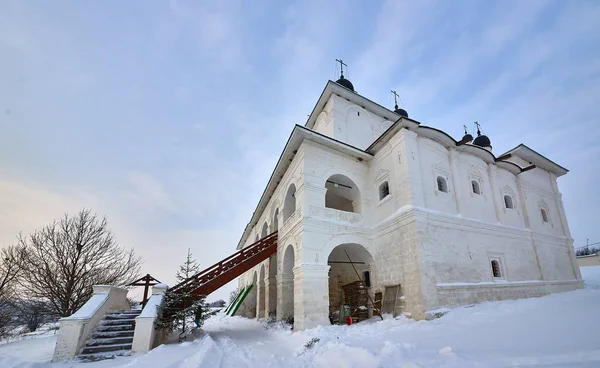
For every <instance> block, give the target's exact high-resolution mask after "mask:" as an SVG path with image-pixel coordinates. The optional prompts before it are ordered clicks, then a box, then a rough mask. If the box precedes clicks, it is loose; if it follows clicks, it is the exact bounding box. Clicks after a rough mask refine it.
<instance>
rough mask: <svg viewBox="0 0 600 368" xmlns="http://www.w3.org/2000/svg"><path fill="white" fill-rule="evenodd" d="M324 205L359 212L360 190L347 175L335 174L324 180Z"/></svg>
mask: <svg viewBox="0 0 600 368" xmlns="http://www.w3.org/2000/svg"><path fill="white" fill-rule="evenodd" d="M325 188H327V192H325V207H327V208H333V209H335V210H340V211H346V212H354V213H360V191H359V190H358V187H357V186H356V184H355V183H354V182H353V181H352V180H351V179H350V178H348V177H347V176H344V175H341V174H335V175H332V176H330V177H329V178H328V179H327V180H326V181H325Z"/></svg>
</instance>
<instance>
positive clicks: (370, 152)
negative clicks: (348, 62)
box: [237, 75, 583, 329]
mask: <svg viewBox="0 0 600 368" xmlns="http://www.w3.org/2000/svg"><path fill="white" fill-rule="evenodd" d="M567 172H568V170H567V169H565V168H563V167H562V166H560V165H558V164H557V163H555V162H553V161H551V160H549V159H548V158H546V157H544V156H543V155H541V154H539V153H537V152H536V151H534V150H533V149H531V148H529V147H528V146H526V145H524V144H521V145H519V146H517V147H515V148H514V149H512V150H510V151H508V152H506V153H502V154H498V153H496V152H494V151H493V150H492V147H491V142H490V139H489V138H488V137H486V136H485V135H479V131H478V136H477V137H475V139H473V137H472V136H471V135H469V134H466V135H465V137H461V138H460V139H458V140H457V139H455V138H453V137H451V136H450V135H449V134H447V133H445V132H443V131H441V130H439V129H436V128H433V127H429V126H426V125H424V124H422V123H420V122H418V121H416V120H414V119H412V118H409V117H408V114H407V113H406V111H404V110H402V109H398V107H397V106H396V107H395V110H390V109H388V108H385V107H383V106H381V105H379V104H377V103H375V102H373V101H371V100H369V99H367V98H365V97H363V96H361V95H360V94H358V93H356V92H355V91H354V88H353V86H352V83H350V81H349V80H348V79H345V78H344V77H343V75H342V77H341V78H340V79H339V80H338V81H337V82H333V81H329V82H328V83H327V84H326V86H325V89H324V90H323V92H322V93H321V96H320V97H319V99H318V101H317V103H316V105H315V107H314V109H313V111H312V113H311V114H310V117H309V118H308V121H307V123H306V124H305V126H299V125H296V126H295V127H294V129H293V131H292V133H291V135H290V137H289V139H288V142H287V144H286V145H285V148H284V150H283V152H282V154H281V157H280V158H279V161H278V162H277V165H276V167H275V169H274V171H273V173H272V175H271V178H270V179H269V182H268V184H267V186H266V188H265V190H264V192H263V194H262V197H261V198H260V200H259V202H258V205H257V207H256V210H255V212H254V213H253V215H252V218H251V219H250V222H249V224H248V226H247V227H246V229H245V231H244V233H243V235H242V237H241V239H240V241H239V244H238V247H237V248H238V249H242V248H244V247H247V246H249V245H250V244H252V243H254V242H256V241H257V240H258V239H259V238H262V237H265V236H267V235H268V234H271V233H273V232H275V231H277V232H278V245H277V253H276V255H273V256H271V257H270V258H269V259H267V260H266V261H264V262H262V263H260V264H259V265H257V266H256V267H253V268H252V269H250V270H249V271H247V272H245V273H244V274H242V275H241V276H240V277H239V279H238V280H239V281H238V283H239V284H238V287H239V289H242V288H243V287H246V286H247V285H250V284H253V285H254V287H253V289H252V291H251V292H250V294H249V295H248V297H247V298H246V299H245V301H244V304H243V305H242V308H241V309H240V314H241V315H244V316H247V317H256V318H265V317H268V316H274V317H276V318H277V319H283V320H286V319H288V320H289V319H291V318H293V322H294V328H295V329H305V328H310V327H314V326H317V325H326V324H330V323H331V322H330V318H331V316H332V315H334V314H336V313H337V311H339V310H341V308H343V305H345V304H346V303H348V295H345V293H346V294H347V292H345V291H344V290H347V288H345V286H348V285H351V284H352V283H355V284H356V281H358V280H359V279H362V282H363V285H364V286H365V287H366V288H367V292H368V294H369V296H370V298H371V300H372V302H371V301H370V302H369V303H368V305H367V308H368V309H367V310H368V313H369V314H370V315H372V313H373V303H375V305H376V306H377V308H381V309H383V312H386V313H393V314H394V315H398V314H405V315H409V316H411V317H412V318H415V319H422V318H425V317H426V315H427V312H428V311H432V310H436V309H439V308H444V307H455V306H460V305H467V304H472V303H479V302H483V301H492V300H502V299H515V298H526V297H537V296H542V295H546V294H549V293H555V292H563V291H568V290H574V289H578V288H581V287H582V285H583V283H582V279H581V274H580V272H579V267H578V266H577V263H576V260H575V255H574V250H573V239H572V238H571V234H570V232H569V226H568V223H567V219H566V216H565V211H564V208H563V203H562V200H561V193H560V191H559V190H558V186H557V178H558V177H559V176H562V175H565V174H566V173H567Z"/></svg>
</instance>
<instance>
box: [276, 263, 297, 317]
mask: <svg viewBox="0 0 600 368" xmlns="http://www.w3.org/2000/svg"><path fill="white" fill-rule="evenodd" d="M276 279H277V312H276V318H277V320H286V319H288V318H290V317H293V316H294V278H293V277H292V276H284V275H281V274H277V276H276ZM290 296H291V298H290Z"/></svg>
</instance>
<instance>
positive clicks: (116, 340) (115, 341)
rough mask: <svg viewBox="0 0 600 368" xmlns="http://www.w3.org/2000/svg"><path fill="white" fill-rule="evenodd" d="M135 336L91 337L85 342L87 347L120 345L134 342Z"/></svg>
mask: <svg viewBox="0 0 600 368" xmlns="http://www.w3.org/2000/svg"><path fill="white" fill-rule="evenodd" d="M132 343H133V337H130V336H128V337H109V338H102V339H91V340H88V341H87V343H86V344H85V347H86V348H88V347H90V346H103V345H120V344H132Z"/></svg>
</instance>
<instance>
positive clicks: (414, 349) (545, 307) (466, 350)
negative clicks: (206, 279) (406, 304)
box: [0, 267, 600, 368]
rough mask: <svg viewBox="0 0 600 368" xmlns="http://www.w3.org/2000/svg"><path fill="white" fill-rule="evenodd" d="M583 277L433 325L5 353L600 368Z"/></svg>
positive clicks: (244, 326)
mask: <svg viewBox="0 0 600 368" xmlns="http://www.w3.org/2000/svg"><path fill="white" fill-rule="evenodd" d="M582 274H583V276H584V279H585V289H584V290H577V291H573V292H569V293H563V294H555V295H549V296H546V297H543V298H534V299H523V300H513V301H503V302H494V303H485V304H481V305H476V306H472V307H463V308H457V309H454V310H452V311H451V312H450V313H448V314H447V315H445V316H444V317H442V318H439V319H436V320H434V321H429V322H426V321H420V322H417V321H412V320H408V319H404V318H400V319H393V318H387V319H386V320H384V321H380V320H378V319H372V320H370V321H367V322H363V323H359V324H355V325H353V326H350V327H348V326H323V327H318V328H314V329H310V330H306V331H300V332H296V333H292V332H290V331H288V330H286V329H283V328H282V327H280V326H279V327H278V326H277V325H274V326H268V327H267V326H266V325H265V324H262V323H260V322H257V321H254V320H247V319H243V318H239V317H233V318H232V317H224V316H221V315H219V316H216V317H213V318H211V319H209V320H208V321H207V322H206V325H205V332H206V333H205V335H204V336H203V337H202V338H200V339H198V340H196V341H194V342H188V343H182V344H177V345H168V346H165V345H163V346H160V347H158V348H156V349H154V350H153V351H151V352H150V353H148V354H146V355H138V356H130V357H121V358H117V359H114V360H106V361H101V362H96V363H78V362H75V361H72V362H67V363H55V364H51V363H49V360H50V359H51V357H52V351H53V348H54V342H55V336H53V335H46V336H43V335H42V337H38V338H35V339H29V340H24V341H19V342H13V343H9V344H5V345H0V367H2V368H13V367H39V368H49V367H77V368H100V367H127V368H146V367H156V368H161V367H165V368H166V367H169V368H195V367H236V368H237V367H286V368H287V367H336V368H345V367H404V368H414V367H461V368H462V367H494V368H495V367H590V368H591V367H600V318H598V312H599V310H600V309H599V307H600V267H587V268H583V269H582ZM317 339H318V341H317ZM311 341H312V347H310V348H307V345H311V344H310V343H309V342H311Z"/></svg>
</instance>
